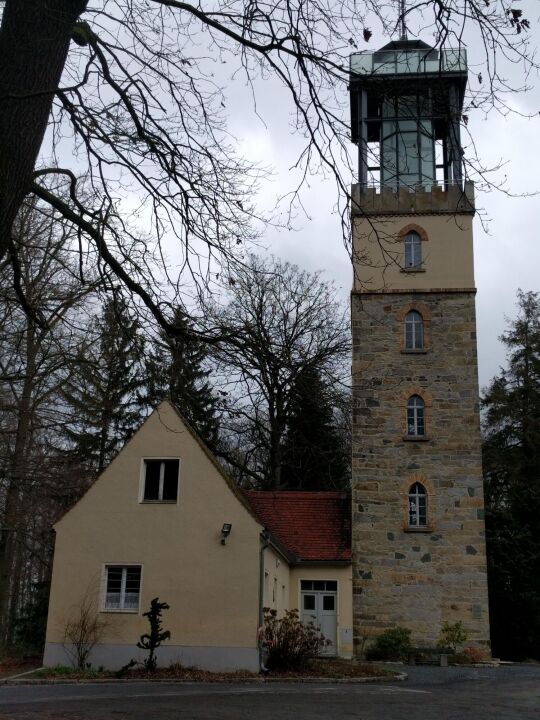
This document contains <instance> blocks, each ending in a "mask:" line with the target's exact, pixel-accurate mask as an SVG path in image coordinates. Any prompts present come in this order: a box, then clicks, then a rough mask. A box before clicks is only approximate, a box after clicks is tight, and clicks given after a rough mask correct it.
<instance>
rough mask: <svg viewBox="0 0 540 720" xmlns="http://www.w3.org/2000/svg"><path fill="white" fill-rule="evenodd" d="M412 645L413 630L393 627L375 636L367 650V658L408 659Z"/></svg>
mask: <svg viewBox="0 0 540 720" xmlns="http://www.w3.org/2000/svg"><path fill="white" fill-rule="evenodd" d="M411 647H412V645H411V631H410V630H409V629H408V628H403V627H395V628H391V629H390V630H385V631H384V632H383V633H382V634H381V635H379V636H378V637H377V638H375V642H374V643H373V645H372V646H371V647H370V648H369V649H368V651H367V652H366V659H367V660H406V659H407V655H408V653H409V651H410V650H411Z"/></svg>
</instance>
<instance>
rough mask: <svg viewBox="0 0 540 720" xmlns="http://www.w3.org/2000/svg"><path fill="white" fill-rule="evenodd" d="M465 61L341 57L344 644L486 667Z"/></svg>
mask: <svg viewBox="0 0 540 720" xmlns="http://www.w3.org/2000/svg"><path fill="white" fill-rule="evenodd" d="M466 83H467V65H466V54H465V51H464V50H461V49H460V50H453V49H444V50H437V49H432V48H430V47H429V46H428V45H426V44H425V43H423V42H421V41H418V40H407V39H402V40H399V41H396V42H391V43H389V44H388V45H386V46H385V47H383V48H381V49H380V50H378V51H376V52H363V53H356V54H354V55H352V56H351V77H350V95H351V129H352V139H353V141H354V142H355V143H356V144H357V145H358V161H359V177H358V184H356V185H354V186H353V189H352V194H353V207H352V223H353V266H354V285H353V290H352V332H353V387H354V405H353V548H354V580H353V587H354V616H355V637H356V640H357V641H358V640H360V639H361V638H363V637H365V636H366V635H368V636H372V635H375V634H377V633H378V632H380V631H382V630H384V629H387V628H390V627H395V626H405V627H408V628H410V629H411V630H412V638H413V642H414V644H419V645H425V644H427V645H430V646H431V645H433V643H435V642H436V641H437V639H438V636H439V633H440V629H441V625H442V623H443V622H445V621H448V622H450V623H455V622H458V621H461V622H462V623H463V625H464V627H465V628H466V630H467V631H468V633H469V638H470V639H469V644H470V645H475V646H477V647H483V648H484V649H485V651H486V652H487V653H488V652H489V617H488V594H487V575H486V552H485V537H484V536H485V533H484V500H483V489H482V468H481V444H480V427H479V406H478V402H479V397H478V396H479V393H478V368H477V357H476V321H475V293H476V290H475V285H474V269H473V237H472V220H473V216H474V211H475V209H474V189H473V185H472V183H470V182H468V181H466V180H464V172H463V157H462V156H463V151H462V148H461V142H460V119H461V118H460V116H461V112H462V106H463V97H464V93H465V86H466Z"/></svg>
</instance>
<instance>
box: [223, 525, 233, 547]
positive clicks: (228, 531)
mask: <svg viewBox="0 0 540 720" xmlns="http://www.w3.org/2000/svg"><path fill="white" fill-rule="evenodd" d="M231 530H232V523H223V527H222V528H221V544H222V545H225V541H226V540H227V538H228V537H229V535H230V534H231Z"/></svg>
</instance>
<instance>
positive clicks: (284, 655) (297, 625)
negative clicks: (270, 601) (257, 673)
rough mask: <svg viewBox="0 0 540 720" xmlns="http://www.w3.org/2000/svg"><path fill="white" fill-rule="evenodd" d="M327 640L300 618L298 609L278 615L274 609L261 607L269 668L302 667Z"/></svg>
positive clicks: (264, 643) (323, 646)
mask: <svg viewBox="0 0 540 720" xmlns="http://www.w3.org/2000/svg"><path fill="white" fill-rule="evenodd" d="M329 642H330V641H329V640H327V639H326V638H325V637H324V635H323V634H322V633H321V631H320V630H319V629H318V628H317V627H315V625H314V624H313V623H312V622H311V623H308V624H305V623H303V622H302V621H301V620H300V618H299V615H298V610H287V611H286V612H285V615H284V616H283V617H281V618H278V617H277V612H276V611H275V610H271V609H270V608H264V626H263V636H262V644H263V646H265V647H266V649H267V651H268V657H267V660H266V667H267V668H268V669H269V670H277V671H287V670H301V669H302V668H304V667H305V666H306V664H307V663H308V661H309V660H312V659H313V658H314V657H316V656H317V655H318V654H319V653H320V651H321V650H322V649H323V648H325V647H326V646H327V645H328V644H329Z"/></svg>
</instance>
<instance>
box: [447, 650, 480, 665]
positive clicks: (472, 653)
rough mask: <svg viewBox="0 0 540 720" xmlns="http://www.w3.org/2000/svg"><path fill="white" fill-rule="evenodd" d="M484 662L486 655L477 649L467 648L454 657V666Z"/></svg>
mask: <svg viewBox="0 0 540 720" xmlns="http://www.w3.org/2000/svg"><path fill="white" fill-rule="evenodd" d="M482 660H485V655H484V653H483V652H482V650H480V649H479V648H475V647H466V648H464V649H463V650H462V651H461V652H458V653H456V654H455V655H454V656H453V657H452V663H453V664H454V665H471V664H473V663H478V662H482Z"/></svg>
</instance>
